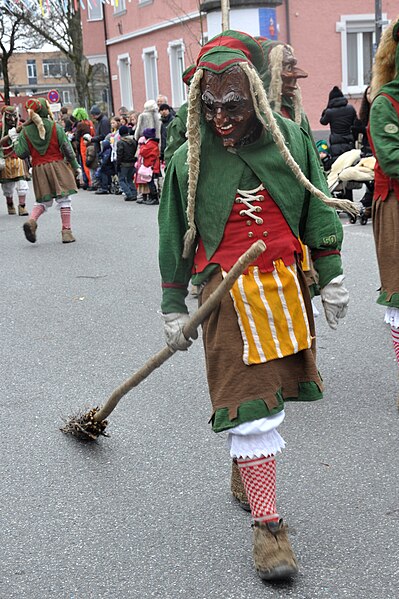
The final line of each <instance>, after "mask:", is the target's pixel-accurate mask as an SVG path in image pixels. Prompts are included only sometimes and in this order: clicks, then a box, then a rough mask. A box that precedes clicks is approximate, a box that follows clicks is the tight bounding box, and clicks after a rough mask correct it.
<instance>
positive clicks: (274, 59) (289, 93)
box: [256, 37, 320, 315]
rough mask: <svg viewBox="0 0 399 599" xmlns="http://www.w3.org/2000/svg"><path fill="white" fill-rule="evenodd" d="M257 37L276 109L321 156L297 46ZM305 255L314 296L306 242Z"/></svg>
mask: <svg viewBox="0 0 399 599" xmlns="http://www.w3.org/2000/svg"><path fill="white" fill-rule="evenodd" d="M256 39H257V40H258V42H259V43H260V45H261V46H262V49H263V53H264V55H265V61H264V63H263V67H262V70H261V72H260V73H259V75H260V78H261V79H262V81H263V86H264V88H265V91H266V94H267V98H268V100H269V104H270V106H271V108H272V110H274V111H275V112H278V113H279V114H281V116H283V117H285V118H287V119H290V120H291V121H294V122H295V123H296V124H297V125H299V126H300V127H302V128H303V129H304V130H305V131H306V133H307V134H308V135H309V139H310V140H311V142H312V143H313V145H314V149H315V152H316V154H317V156H318V157H319V158H320V156H319V153H318V150H317V148H316V145H315V142H314V139H313V135H312V130H311V127H310V123H309V120H308V117H307V116H306V113H305V111H304V109H303V106H302V94H301V89H300V87H299V85H298V82H297V81H298V79H306V77H307V76H308V73H307V72H306V71H303V70H302V69H300V68H299V67H298V65H297V63H298V61H297V59H296V57H295V54H294V49H293V48H292V47H291V46H290V45H288V44H283V43H282V42H278V41H271V40H268V39H265V38H263V37H259V38H256ZM300 243H302V242H300ZM302 255H303V262H302V270H303V271H304V273H305V276H306V278H307V281H308V285H309V290H310V294H311V297H313V296H314V295H317V294H318V293H319V291H318V286H317V280H316V279H317V277H316V273H315V271H314V268H313V265H312V260H311V257H310V251H309V248H307V247H306V246H305V245H303V244H302ZM312 305H313V310H314V313H315V315H318V310H317V308H316V306H315V305H314V304H312Z"/></svg>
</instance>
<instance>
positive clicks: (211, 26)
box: [207, 8, 260, 39]
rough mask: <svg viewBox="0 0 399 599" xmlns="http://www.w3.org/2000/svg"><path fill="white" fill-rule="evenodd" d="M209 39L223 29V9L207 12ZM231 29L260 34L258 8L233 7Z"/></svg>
mask: <svg viewBox="0 0 399 599" xmlns="http://www.w3.org/2000/svg"><path fill="white" fill-rule="evenodd" d="M207 25H208V31H207V33H208V39H211V38H212V37H214V36H215V35H217V34H218V33H220V32H221V31H222V13H221V11H216V10H215V11H212V12H210V13H208V14H207ZM230 29H236V30H238V31H244V32H245V33H249V35H253V36H255V35H260V34H259V12H258V9H257V8H241V9H235V10H234V9H232V10H231V11H230Z"/></svg>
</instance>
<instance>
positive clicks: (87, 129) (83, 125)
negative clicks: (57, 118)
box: [72, 108, 95, 189]
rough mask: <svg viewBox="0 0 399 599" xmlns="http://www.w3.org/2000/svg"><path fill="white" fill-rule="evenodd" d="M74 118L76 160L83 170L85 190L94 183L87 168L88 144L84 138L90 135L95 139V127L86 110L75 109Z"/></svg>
mask: <svg viewBox="0 0 399 599" xmlns="http://www.w3.org/2000/svg"><path fill="white" fill-rule="evenodd" d="M72 116H73V117H74V118H75V119H76V126H75V135H74V138H75V139H74V141H75V145H76V150H77V152H76V154H77V156H76V158H77V160H78V162H79V164H80V167H81V169H82V177H83V189H87V188H88V187H91V185H92V181H91V174H90V169H89V167H88V166H86V144H85V142H84V139H83V136H84V135H86V134H87V133H88V134H89V135H91V137H94V135H95V131H94V125H93V123H92V121H91V120H90V119H89V115H88V114H87V111H86V109H85V108H75V110H74V111H73V113H72Z"/></svg>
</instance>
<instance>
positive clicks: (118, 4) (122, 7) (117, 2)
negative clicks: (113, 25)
mask: <svg viewBox="0 0 399 599" xmlns="http://www.w3.org/2000/svg"><path fill="white" fill-rule="evenodd" d="M121 12H126V0H114V14H115V15H117V14H119V13H121Z"/></svg>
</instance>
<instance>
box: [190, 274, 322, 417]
mask: <svg viewBox="0 0 399 599" xmlns="http://www.w3.org/2000/svg"><path fill="white" fill-rule="evenodd" d="M298 278H299V281H300V285H301V289H302V294H303V297H304V301H305V305H306V311H307V315H308V319H309V325H310V332H311V335H312V338H313V344H312V348H311V349H306V350H303V351H301V352H299V353H297V354H293V355H291V356H287V357H285V358H279V359H277V360H271V361H269V362H265V363H262V364H253V365H251V366H247V365H246V364H244V362H243V359H242V354H243V341H242V337H241V332H240V328H239V324H238V320H237V315H236V312H235V309H234V305H233V300H232V299H231V296H230V294H229V293H227V294H226V295H225V296H224V298H223V299H222V301H221V303H220V305H219V307H218V308H216V309H215V310H214V311H213V312H212V314H211V315H210V316H209V318H208V319H207V320H206V321H205V322H204V324H203V342H204V348H205V360H206V369H207V378H208V386H209V392H210V396H211V401H212V407H213V413H215V412H216V410H218V409H221V408H227V409H228V411H229V418H230V419H231V420H232V419H234V418H236V417H237V412H238V408H239V406H240V405H241V404H243V403H245V402H247V401H252V400H255V399H262V400H263V401H264V402H265V404H266V405H267V407H268V409H269V410H272V409H273V408H276V407H277V406H278V402H277V398H276V394H277V393H281V394H282V397H283V399H286V398H290V399H295V398H296V397H298V393H299V390H298V386H299V383H305V382H310V381H312V382H315V383H316V384H317V386H318V387H319V389H322V388H323V384H322V381H321V379H320V376H319V373H318V371H317V367H316V362H315V326H314V320H313V311H312V305H311V301H310V296H309V292H308V288H307V284H306V279H305V277H304V275H303V272H302V271H301V270H300V269H299V268H298ZM221 281H222V274H221V272H220V271H217V272H216V274H214V275H213V276H212V277H211V279H210V280H209V282H208V283H207V284H206V285H205V287H204V289H203V291H202V293H201V297H200V303H202V302H204V301H205V300H206V299H207V298H208V297H209V295H210V294H211V293H212V292H213V291H214V289H215V288H216V287H217V285H218V284H219V283H220V282H221Z"/></svg>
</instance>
